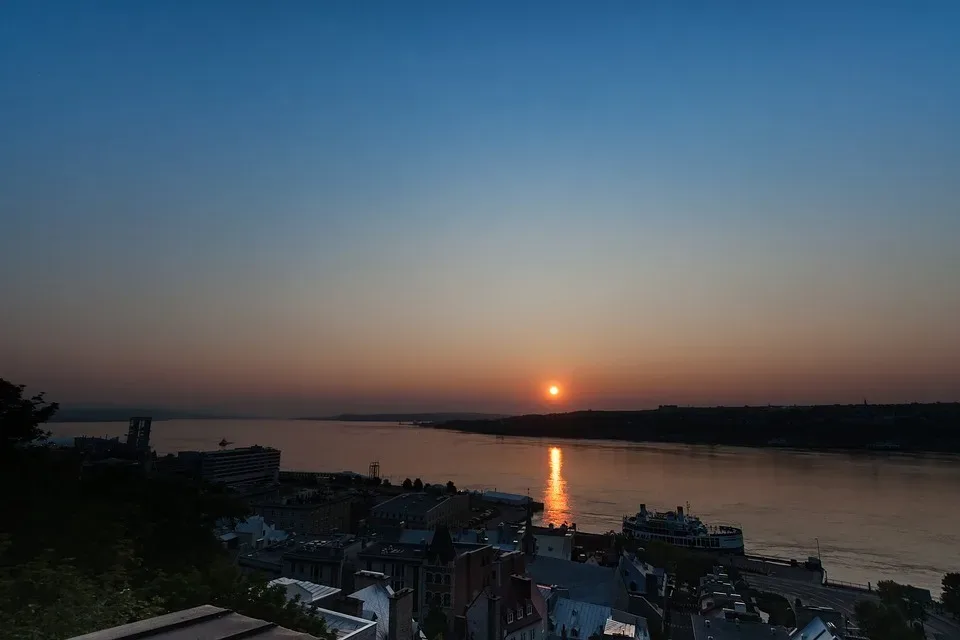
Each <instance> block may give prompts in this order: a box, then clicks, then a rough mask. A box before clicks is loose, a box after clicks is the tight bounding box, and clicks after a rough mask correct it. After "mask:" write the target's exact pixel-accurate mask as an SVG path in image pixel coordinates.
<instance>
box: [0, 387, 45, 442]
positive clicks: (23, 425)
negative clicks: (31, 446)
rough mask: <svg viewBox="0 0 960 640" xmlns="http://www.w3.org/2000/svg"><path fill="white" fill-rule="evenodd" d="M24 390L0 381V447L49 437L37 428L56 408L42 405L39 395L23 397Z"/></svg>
mask: <svg viewBox="0 0 960 640" xmlns="http://www.w3.org/2000/svg"><path fill="white" fill-rule="evenodd" d="M25 389H26V387H25V386H24V385H22V384H13V383H12V382H9V381H7V380H4V379H3V378H0V447H7V448H9V447H11V446H15V445H18V444H27V443H30V442H36V441H37V440H40V439H41V438H46V437H48V436H49V435H50V432H49V431H44V430H43V429H41V428H40V425H41V424H43V423H45V422H47V421H48V420H49V419H50V418H52V417H53V414H55V413H56V412H57V409H59V408H60V405H58V404H57V403H56V402H49V403H48V402H46V401H45V400H44V399H43V395H44V394H42V393H38V394H37V395H35V396H33V397H32V398H27V397H25V396H24V394H23V392H24V390H25Z"/></svg>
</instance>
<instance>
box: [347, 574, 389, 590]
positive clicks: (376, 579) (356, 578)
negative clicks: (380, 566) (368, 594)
mask: <svg viewBox="0 0 960 640" xmlns="http://www.w3.org/2000/svg"><path fill="white" fill-rule="evenodd" d="M374 584H379V585H382V586H384V587H386V586H387V585H389V584H390V576H388V575H387V574H385V573H381V572H379V571H357V572H356V573H355V574H353V586H354V591H360V589H366V588H367V587H369V586H371V585H374Z"/></svg>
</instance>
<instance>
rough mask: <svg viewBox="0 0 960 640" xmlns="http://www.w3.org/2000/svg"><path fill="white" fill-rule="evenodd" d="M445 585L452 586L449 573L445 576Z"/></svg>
mask: <svg viewBox="0 0 960 640" xmlns="http://www.w3.org/2000/svg"><path fill="white" fill-rule="evenodd" d="M443 584H450V574H449V573H445V574H443Z"/></svg>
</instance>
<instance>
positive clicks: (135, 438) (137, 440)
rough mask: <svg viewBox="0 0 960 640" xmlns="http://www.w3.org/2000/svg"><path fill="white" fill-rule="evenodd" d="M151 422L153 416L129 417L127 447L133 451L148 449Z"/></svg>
mask: <svg viewBox="0 0 960 640" xmlns="http://www.w3.org/2000/svg"><path fill="white" fill-rule="evenodd" d="M151 423H153V418H143V417H134V418H130V426H129V427H128V428H127V447H129V448H130V449H132V450H134V451H149V450H150V425H151Z"/></svg>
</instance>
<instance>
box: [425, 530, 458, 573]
mask: <svg viewBox="0 0 960 640" xmlns="http://www.w3.org/2000/svg"><path fill="white" fill-rule="evenodd" d="M456 557H457V550H456V549H455V548H454V546H453V538H452V537H451V536H450V529H448V528H447V525H445V524H438V525H437V528H436V530H434V532H433V540H431V541H430V547H429V549H428V550H427V558H429V559H430V560H439V561H440V562H442V563H443V564H446V563H448V562H453V560H454V559H456Z"/></svg>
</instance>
